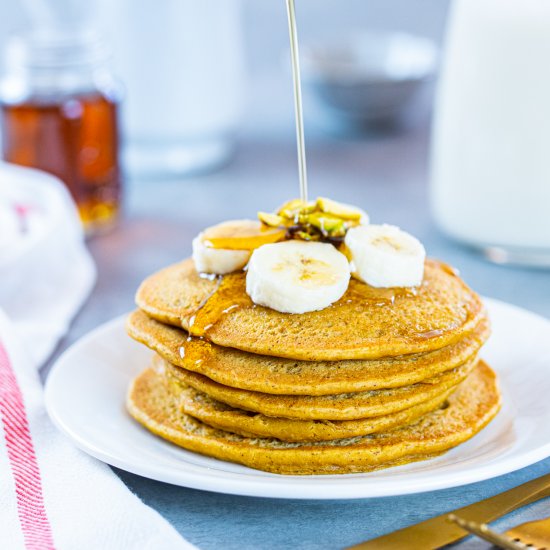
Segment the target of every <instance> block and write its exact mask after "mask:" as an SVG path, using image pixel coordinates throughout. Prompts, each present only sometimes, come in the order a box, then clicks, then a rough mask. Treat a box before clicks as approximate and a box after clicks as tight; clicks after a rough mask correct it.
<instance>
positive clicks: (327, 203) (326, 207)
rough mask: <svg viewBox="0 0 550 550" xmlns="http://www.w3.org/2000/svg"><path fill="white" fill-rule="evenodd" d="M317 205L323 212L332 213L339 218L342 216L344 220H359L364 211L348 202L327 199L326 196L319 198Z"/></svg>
mask: <svg viewBox="0 0 550 550" xmlns="http://www.w3.org/2000/svg"><path fill="white" fill-rule="evenodd" d="M316 204H317V207H318V208H319V209H320V210H321V212H325V213H326V214H331V215H333V216H336V217H337V218H342V219H344V220H356V221H359V220H360V219H361V216H362V215H363V213H362V212H361V210H359V209H358V208H355V207H353V206H350V205H348V204H343V203H341V202H336V201H333V200H332V199H327V198H326V197H318V198H317V202H316Z"/></svg>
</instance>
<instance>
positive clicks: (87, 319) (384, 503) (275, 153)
mask: <svg viewBox="0 0 550 550" xmlns="http://www.w3.org/2000/svg"><path fill="white" fill-rule="evenodd" d="M308 149H309V172H310V185H311V194H312V195H314V196H315V195H328V196H331V197H334V198H336V199H339V200H342V201H346V202H352V203H355V204H358V205H360V206H362V207H363V208H365V209H366V210H367V211H368V212H369V213H370V214H371V218H372V220H373V221H374V222H388V223H395V224H398V225H400V226H402V227H403V228H405V229H407V230H408V231H410V232H412V233H413V234H415V235H416V236H418V237H419V238H420V239H421V240H422V241H423V242H424V243H425V245H426V248H427V250H428V253H429V254H430V255H432V256H437V257H440V258H442V259H444V260H446V261H448V262H450V263H452V264H454V265H455V266H457V267H458V268H459V269H460V271H461V273H462V275H463V277H464V278H465V279H466V281H467V282H468V283H470V284H471V285H472V286H473V287H474V288H475V289H476V290H477V291H479V292H480V293H482V294H485V295H487V296H491V297H496V298H500V299H502V300H506V301H509V302H512V303H514V304H517V305H520V306H523V307H525V308H528V309H531V310H533V311H535V312H538V313H540V314H542V315H544V316H546V317H550V292H549V290H550V273H549V272H548V271H542V270H534V269H526V268H512V267H502V266H495V265H491V264H489V263H487V262H486V261H484V260H483V259H482V258H481V257H479V256H478V255H477V254H476V253H475V252H473V251H471V250H469V249H467V248H465V247H463V246H461V245H459V244H456V243H453V242H451V241H450V240H448V239H447V238H445V237H444V236H443V235H442V234H441V233H440V232H439V231H438V230H437V228H436V227H435V226H434V224H433V222H432V220H431V218H430V214H429V204H428V185H427V180H428V175H427V149H428V132H427V130H426V125H422V126H420V127H419V128H417V129H416V130H414V129H409V130H406V131H403V132H400V133H393V134H392V133H387V134H385V135H381V136H376V137H367V138H362V139H342V138H329V137H324V138H322V139H320V138H319V139H313V140H311V141H310V142H309V145H308ZM296 194H297V180H296V160H295V148H294V143H293V141H292V136H291V135H289V136H288V137H287V139H276V138H273V139H272V140H267V139H261V138H253V137H250V136H249V137H248V138H243V139H241V140H240V141H239V143H238V147H237V153H236V157H235V159H234V160H233V162H232V163H231V164H230V165H229V166H227V167H226V168H225V169H224V170H221V171H218V172H216V173H212V174H209V175H205V176H197V177H192V178H187V179H185V180H183V179H164V180H162V179H160V178H159V179H158V180H157V181H143V182H138V181H136V182H132V183H131V184H130V185H129V186H128V189H127V203H126V213H125V217H124V219H123V221H122V222H121V223H120V225H119V227H118V228H117V229H116V230H115V231H113V232H112V233H111V234H109V235H107V236H104V237H101V238H95V239H93V240H91V242H90V243H89V244H90V249H91V251H92V253H93V256H94V258H95V260H96V262H97V265H98V269H99V277H98V281H97V285H96V287H95V289H94V291H93V294H92V296H91V297H90V299H89V300H88V302H87V304H86V305H85V306H84V308H83V309H82V311H81V312H80V314H79V315H78V317H77V318H76V319H75V321H74V323H73V326H72V328H71V330H70V332H69V334H68V335H67V337H66V338H65V339H64V341H63V342H62V343H61V345H60V348H59V350H58V352H57V355H58V354H59V352H60V351H62V350H63V349H65V348H67V346H69V345H70V344H71V343H72V342H74V341H75V340H76V339H78V338H79V337H80V336H82V335H83V334H84V333H86V332H87V331H88V330H90V329H92V328H94V327H95V326H97V325H98V324H100V323H102V322H104V321H107V320H108V319H110V318H112V317H114V316H116V315H119V314H121V313H123V312H126V311H128V310H130V309H132V307H133V295H134V292H135V289H136V287H137V286H138V284H139V283H140V281H141V280H142V279H143V278H144V277H145V276H146V275H148V274H149V273H151V272H152V271H154V270H156V269H157V268H160V267H162V266H164V265H166V264H169V263H171V262H174V261H176V260H178V259H180V258H183V257H185V256H187V255H188V254H189V253H190V249H191V239H192V237H193V236H194V235H195V234H196V233H197V232H198V231H199V230H200V229H201V228H203V227H205V226H207V225H210V224H212V223H215V222H218V221H220V220H223V219H227V218H235V217H253V216H254V215H255V212H256V211H257V210H258V209H263V210H269V209H271V208H274V207H275V206H276V205H278V204H279V203H281V202H283V201H284V200H286V199H288V198H289V197H290V196H294V195H296ZM472 199H473V200H475V197H472ZM488 215H489V216H490V212H488ZM548 471H550V459H549V460H546V461H543V462H540V463H538V464H535V465H533V466H531V467H529V468H525V469H523V470H520V471H518V472H515V473H512V474H509V475H506V476H502V477H499V478H496V479H493V480H490V481H486V482H482V483H476V484H473V485H469V486H466V487H460V488H455V489H449V490H443V491H437V492H433V493H427V494H419V495H409V496H404V497H394V498H376V499H364V500H354V501H352V500H348V501H298V500H274V499H262V498H250V497H238V496H231V495H223V494H215V493H210V492H202V491H197V490H191V489H186V488H181V487H175V486H171V485H167V484H164V483H159V482H156V481H152V480H148V479H144V478H141V477H139V476H136V475H132V474H129V473H126V472H122V471H119V470H116V473H117V474H118V475H119V476H120V477H121V478H122V480H123V481H124V482H125V483H126V484H127V485H128V486H129V487H130V488H131V490H133V491H134V492H135V493H136V494H137V495H139V497H140V498H142V499H143V501H144V502H145V503H147V504H149V505H150V506H152V507H153V508H155V509H157V510H158V511H159V512H160V513H161V514H162V515H163V516H164V517H166V518H167V519H168V521H170V522H171V523H172V524H173V525H174V526H175V527H176V528H177V529H178V530H179V531H180V532H181V533H182V535H184V536H185V537H186V538H187V539H188V540H189V541H191V542H192V543H194V544H196V545H197V546H198V547H200V548H203V549H210V548H212V549H214V548H226V549H233V548H234V549H237V548H238V549H243V548H291V547H292V548H302V549H306V548H327V549H328V548H342V547H344V546H346V545H350V544H352V543H357V542H360V541H362V540H365V539H368V538H372V537H374V536H377V535H380V534H383V533H385V532H388V531H391V530H394V529H396V528H399V527H403V526H406V525H409V524H412V523H415V522H417V521H419V520H422V519H426V518H428V517H430V516H433V515H436V514H440V513H443V512H445V511H449V510H452V509H454V508H457V507H460V506H464V505H466V504H468V503H471V502H474V501H476V500H479V499H481V498H485V497H488V496H490V495H493V494H496V493H498V492H500V491H502V490H505V489H508V488H511V487H513V486H515V485H517V484H519V483H522V482H524V481H527V480H529V479H532V478H534V477H536V476H539V475H542V474H544V473H547V472H548ZM544 514H546V515H549V514H550V503H549V502H548V501H546V502H544V501H543V502H540V503H538V504H535V505H533V506H531V507H529V508H528V509H525V510H523V511H522V512H520V513H516V514H515V515H512V516H509V517H508V518H507V519H505V520H504V521H501V522H500V523H497V524H496V525H497V527H498V528H503V527H505V526H510V525H513V524H515V523H518V522H519V521H520V520H523V519H525V518H527V517H528V518H535V517H542V516H543V515H544ZM459 547H460V548H487V547H488V545H486V544H485V543H483V542H480V541H478V540H474V539H467V540H466V541H464V542H463V543H462V544H461V545H459Z"/></svg>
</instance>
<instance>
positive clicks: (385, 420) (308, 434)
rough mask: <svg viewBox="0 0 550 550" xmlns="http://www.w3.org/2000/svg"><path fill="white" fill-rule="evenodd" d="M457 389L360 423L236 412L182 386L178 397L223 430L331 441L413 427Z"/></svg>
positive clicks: (185, 407)
mask: <svg viewBox="0 0 550 550" xmlns="http://www.w3.org/2000/svg"><path fill="white" fill-rule="evenodd" d="M452 391H454V388H451V389H449V390H447V391H446V392H444V393H442V394H441V395H439V396H437V397H435V398H434V399H431V400H429V401H424V402H423V403H420V404H419V405H415V406H413V407H410V408H408V409H405V410H404V411H399V412H396V413H393V414H389V415H385V416H376V417H373V418H364V419H360V420H336V421H334V420H295V419H290V418H275V417H272V416H265V415H263V414H259V413H253V412H250V411H244V410H242V409H235V408H233V407H230V406H229V405H226V404H225V403H221V402H220V401H216V400H215V399H212V398H211V397H208V395H206V394H205V393H202V392H200V391H197V390H195V389H194V388H192V387H191V386H186V385H181V388H180V391H179V393H178V394H176V395H177V397H178V398H179V403H180V407H181V410H182V411H183V412H184V413H185V414H188V415H190V416H192V417H193V418H196V419H197V420H200V421H201V422H204V423H205V424H208V425H209V426H212V427H213V428H219V429H220V430H226V431H229V432H233V433H237V434H240V435H244V436H246V437H270V438H276V439H280V440H282V441H302V442H304V441H328V440H330V439H344V438H347V437H355V436H358V435H367V434H370V433H375V432H383V431H389V430H392V429H394V428H397V427H401V426H404V425H406V424H410V423H412V422H415V421H416V420H418V419H419V418H420V417H421V416H422V415H424V414H426V413H429V412H431V411H433V410H435V409H437V408H438V407H441V406H442V405H443V404H444V403H445V401H446V399H447V397H448V396H449V395H450V393H451V392H452Z"/></svg>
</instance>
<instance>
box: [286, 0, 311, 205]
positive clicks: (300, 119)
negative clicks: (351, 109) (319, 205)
mask: <svg viewBox="0 0 550 550" xmlns="http://www.w3.org/2000/svg"><path fill="white" fill-rule="evenodd" d="M286 8H287V15H288V33H289V36H290V58H291V61H292V81H293V84H294V115H295V119H296V141H297V146H298V173H299V177H300V199H301V200H302V202H303V203H307V167H306V148H305V140H304V115H303V110H302V86H301V83H300V55H299V49H298V31H297V29H296V11H295V9H294V0H286Z"/></svg>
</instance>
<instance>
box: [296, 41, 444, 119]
mask: <svg viewBox="0 0 550 550" xmlns="http://www.w3.org/2000/svg"><path fill="white" fill-rule="evenodd" d="M437 58H438V50H437V46H436V45H435V43H434V42H433V41H431V40H429V39H427V38H423V37H418V36H412V35H408V34H404V33H397V32H365V33H361V34H358V35H354V36H351V37H350V38H349V39H347V40H346V41H345V42H341V43H334V44H331V45H328V44H327V45H323V46H310V47H304V48H303V51H302V54H301V57H300V61H301V65H302V74H303V80H304V85H305V86H306V87H308V88H309V90H310V91H311V92H312V93H313V94H314V95H315V96H317V98H318V99H319V100H320V101H321V102H322V103H323V104H324V106H325V107H328V108H329V109H330V110H331V111H332V112H333V113H335V114H337V115H341V116H343V117H344V118H346V119H348V120H349V121H352V122H353V121H355V122H359V123H372V122H388V121H393V120H395V119H396V118H398V117H399V116H400V115H401V114H403V112H404V111H405V109H406V108H407V106H408V105H409V103H410V102H411V100H412V99H413V97H414V96H416V95H417V92H418V91H419V89H420V88H421V87H422V85H423V84H424V83H425V82H426V81H427V80H428V79H430V77H431V76H432V75H433V74H434V72H435V68H436V64H437Z"/></svg>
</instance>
